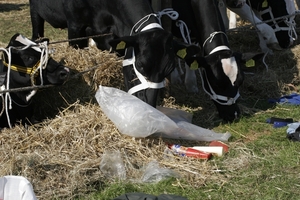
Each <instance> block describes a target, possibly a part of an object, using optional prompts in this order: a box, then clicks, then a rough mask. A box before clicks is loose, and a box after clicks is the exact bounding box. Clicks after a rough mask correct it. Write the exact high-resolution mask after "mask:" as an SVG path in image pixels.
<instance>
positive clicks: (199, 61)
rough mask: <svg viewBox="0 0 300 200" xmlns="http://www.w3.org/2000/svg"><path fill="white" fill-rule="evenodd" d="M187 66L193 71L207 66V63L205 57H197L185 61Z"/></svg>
mask: <svg viewBox="0 0 300 200" xmlns="http://www.w3.org/2000/svg"><path fill="white" fill-rule="evenodd" d="M185 62H186V64H187V65H188V66H189V67H190V69H191V70H196V69H199V68H200V67H205V66H207V62H206V60H205V58H204V57H202V56H196V57H190V58H186V59H185Z"/></svg>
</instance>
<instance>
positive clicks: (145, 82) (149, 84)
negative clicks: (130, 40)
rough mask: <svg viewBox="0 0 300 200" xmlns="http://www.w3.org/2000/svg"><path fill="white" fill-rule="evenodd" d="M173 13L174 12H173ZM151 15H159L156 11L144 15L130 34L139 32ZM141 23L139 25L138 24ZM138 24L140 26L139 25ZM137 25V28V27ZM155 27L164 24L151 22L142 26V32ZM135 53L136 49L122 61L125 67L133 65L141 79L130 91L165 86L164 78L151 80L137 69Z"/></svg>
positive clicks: (130, 92)
mask: <svg viewBox="0 0 300 200" xmlns="http://www.w3.org/2000/svg"><path fill="white" fill-rule="evenodd" d="M172 13H173V12H172ZM176 13H177V12H176ZM151 16H155V17H157V16H158V15H157V14H154V13H151V14H149V15H147V16H145V17H143V18H142V19H140V20H139V21H138V22H137V23H136V24H135V25H134V26H133V27H132V29H131V32H130V35H132V34H133V32H135V33H137V32H138V31H139V29H140V28H141V27H142V25H143V24H145V23H146V22H147V21H148V20H149V19H150V17H151ZM159 16H160V15H159ZM159 21H160V20H159ZM138 24H139V26H138ZM137 26H138V27H137ZM136 27H137V28H136ZM155 28H159V29H163V28H162V26H161V25H160V24H159V23H150V24H148V25H146V26H145V27H144V28H142V29H141V30H140V32H143V31H147V30H151V29H155ZM126 52H127V49H126ZM135 61H136V59H135V53H134V49H133V50H132V57H131V58H128V59H124V60H123V62H122V65H123V67H126V66H129V65H132V67H133V69H134V72H135V74H136V76H137V78H138V79H139V81H140V82H141V83H140V84H138V85H136V86H134V87H132V88H130V89H129V90H128V93H129V94H134V93H136V92H138V91H141V90H145V89H147V88H151V89H160V88H164V87H165V85H166V80H163V81H161V82H159V83H155V82H151V81H149V80H147V78H146V77H145V76H144V75H142V74H141V73H140V72H139V71H138V70H137V69H136V66H135Z"/></svg>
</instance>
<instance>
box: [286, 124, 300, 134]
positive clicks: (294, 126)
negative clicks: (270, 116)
mask: <svg viewBox="0 0 300 200" xmlns="http://www.w3.org/2000/svg"><path fill="white" fill-rule="evenodd" d="M287 126H288V129H287V130H286V133H287V134H292V133H295V132H296V130H297V129H298V128H299V127H300V122H294V123H290V124H288V125H287Z"/></svg>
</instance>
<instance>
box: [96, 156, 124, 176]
mask: <svg viewBox="0 0 300 200" xmlns="http://www.w3.org/2000/svg"><path fill="white" fill-rule="evenodd" d="M100 170H101V172H102V173H103V174H105V175H106V176H107V177H109V178H119V179H120V180H125V179H126V170H125V166H124V163H123V160H122V156H121V153H120V152H119V151H105V152H104V154H103V156H102V159H101V162H100Z"/></svg>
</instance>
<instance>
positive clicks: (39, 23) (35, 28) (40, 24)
mask: <svg viewBox="0 0 300 200" xmlns="http://www.w3.org/2000/svg"><path fill="white" fill-rule="evenodd" d="M30 15H31V25H32V38H31V39H32V40H33V41H35V40H37V39H38V38H40V37H44V23H45V20H44V19H43V18H41V17H40V16H39V14H38V13H37V12H36V11H35V10H33V9H31V10H30Z"/></svg>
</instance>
